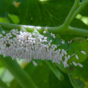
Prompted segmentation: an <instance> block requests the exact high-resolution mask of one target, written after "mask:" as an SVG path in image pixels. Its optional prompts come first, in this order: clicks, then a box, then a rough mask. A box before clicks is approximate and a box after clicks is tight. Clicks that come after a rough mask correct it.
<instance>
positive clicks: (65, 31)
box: [0, 23, 88, 37]
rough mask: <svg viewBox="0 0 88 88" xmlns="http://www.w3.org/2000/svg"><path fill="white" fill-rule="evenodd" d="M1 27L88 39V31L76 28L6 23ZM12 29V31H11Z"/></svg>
mask: <svg viewBox="0 0 88 88" xmlns="http://www.w3.org/2000/svg"><path fill="white" fill-rule="evenodd" d="M0 25H1V27H4V29H7V28H8V29H10V28H11V29H15V28H19V29H20V30H21V29H22V28H25V29H26V30H27V31H34V30H35V29H36V30H38V31H39V32H40V33H41V32H43V31H44V30H45V31H48V32H50V33H51V32H52V33H54V34H60V35H76V36H81V37H88V30H87V29H82V28H76V27H71V26H69V27H65V26H64V25H60V26H59V27H58V26H57V27H38V26H29V25H16V24H6V23H0ZM11 29H10V30H11Z"/></svg>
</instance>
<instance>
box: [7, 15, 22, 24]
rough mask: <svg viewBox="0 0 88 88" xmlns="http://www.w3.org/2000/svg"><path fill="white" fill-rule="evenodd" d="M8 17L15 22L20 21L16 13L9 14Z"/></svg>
mask: <svg viewBox="0 0 88 88" xmlns="http://www.w3.org/2000/svg"><path fill="white" fill-rule="evenodd" d="M8 17H9V18H10V20H11V21H12V23H14V24H18V23H19V22H20V20H19V18H18V16H16V15H14V14H8Z"/></svg>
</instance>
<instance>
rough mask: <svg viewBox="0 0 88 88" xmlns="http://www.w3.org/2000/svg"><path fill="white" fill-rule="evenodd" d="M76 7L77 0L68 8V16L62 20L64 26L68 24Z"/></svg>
mask: <svg viewBox="0 0 88 88" xmlns="http://www.w3.org/2000/svg"><path fill="white" fill-rule="evenodd" d="M77 7H79V0H75V2H74V5H73V7H72V9H71V10H70V12H69V14H68V16H67V17H66V19H65V22H64V25H65V26H68V25H69V24H70V22H71V18H72V16H73V14H74V12H75V10H76V9H77Z"/></svg>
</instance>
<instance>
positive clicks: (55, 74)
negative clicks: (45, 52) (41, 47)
mask: <svg viewBox="0 0 88 88" xmlns="http://www.w3.org/2000/svg"><path fill="white" fill-rule="evenodd" d="M75 1H80V0H75ZM82 1H83V2H86V1H87V2H88V0H82ZM73 3H74V0H14V1H13V0H9V1H8V0H0V23H13V24H25V25H26V24H28V25H34V26H49V27H55V28H53V30H48V29H47V31H48V32H50V31H51V32H53V31H54V32H55V33H56V39H53V43H54V44H56V45H57V46H58V45H60V48H64V49H66V50H67V51H68V53H69V54H72V53H74V52H75V54H77V55H78V56H79V60H77V59H76V57H75V56H73V57H72V58H71V59H70V60H69V62H72V61H76V62H80V63H82V64H83V68H80V67H75V66H69V67H68V68H64V66H63V65H62V64H53V63H52V62H50V61H40V60H37V61H32V62H30V63H26V62H24V61H23V62H24V64H23V63H22V64H21V66H23V67H24V68H20V67H21V66H20V67H19V65H18V64H17V62H16V61H14V60H11V58H4V57H1V56H0V78H1V80H0V86H1V87H2V88H8V87H10V88H29V87H30V88H88V54H87V55H83V54H81V52H80V51H81V50H82V51H86V53H88V41H87V40H86V37H88V24H85V23H84V22H83V21H82V20H80V19H77V17H75V16H74V15H75V14H76V9H77V8H79V7H81V6H82V2H81V3H79V4H77V6H74V7H75V8H74V9H73V10H71V11H72V13H73V14H69V16H68V13H69V11H70V9H71V7H72V5H73ZM83 5H84V4H83ZM78 12H79V11H78ZM79 14H80V15H81V16H83V17H84V16H86V17H87V18H88V5H86V6H85V8H82V9H81V11H80V12H79ZM72 15H73V17H72ZM76 15H78V14H76ZM67 16H68V19H67V20H66V17H67ZM72 18H74V19H73V20H72V22H71V23H70V21H71V19H72ZM85 19H86V18H85ZM64 21H65V22H66V23H69V24H71V26H73V27H72V29H70V28H71V27H68V25H69V24H68V25H67V24H66V25H65V26H63V23H64ZM59 25H61V26H60V27H58V26H59ZM21 27H22V26H19V25H9V24H7V25H5V24H3V25H2V24H0V32H1V30H6V31H9V30H11V29H12V28H17V29H20V28H21ZM74 27H75V28H74ZM76 27H77V28H76ZM78 28H79V29H78ZM42 29H43V30H45V29H44V28H42ZM42 29H41V30H42ZM58 29H60V31H59V30H58ZM74 29H75V30H74ZM81 29H82V30H81ZM31 30H33V29H30V28H27V31H31ZM41 30H40V31H41ZM41 33H42V32H41ZM80 35H81V37H80ZM45 36H48V38H49V39H51V37H50V35H49V33H48V34H46V35H45ZM62 39H64V40H65V41H66V42H65V44H63V45H62V44H61V40H62ZM69 40H72V41H73V43H72V44H68V43H67V42H68V41H69ZM3 59H4V60H3ZM5 59H6V60H5ZM33 62H35V63H36V64H37V65H35V64H34V63H33ZM25 65H26V66H25ZM2 68H3V69H4V70H3V69H2ZM6 68H7V69H8V70H9V71H10V72H11V73H8V72H7V69H6ZM17 72H18V73H17ZM4 73H5V74H6V75H5V74H4ZM2 75H3V76H2ZM12 75H13V79H11V77H12ZM7 76H9V79H8V81H9V80H10V81H9V82H8V81H6V80H5V78H7ZM3 79H4V81H3ZM85 83H87V84H86V86H85ZM1 84H2V85H1Z"/></svg>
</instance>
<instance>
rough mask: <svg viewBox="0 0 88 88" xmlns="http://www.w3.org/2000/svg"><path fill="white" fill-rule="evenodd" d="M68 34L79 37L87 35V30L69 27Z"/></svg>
mask: <svg viewBox="0 0 88 88" xmlns="http://www.w3.org/2000/svg"><path fill="white" fill-rule="evenodd" d="M69 32H70V35H77V36H81V37H88V30H86V29H81V28H76V27H71V26H70V27H69Z"/></svg>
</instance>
